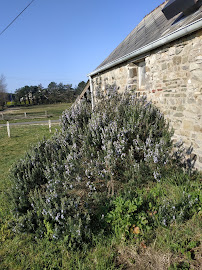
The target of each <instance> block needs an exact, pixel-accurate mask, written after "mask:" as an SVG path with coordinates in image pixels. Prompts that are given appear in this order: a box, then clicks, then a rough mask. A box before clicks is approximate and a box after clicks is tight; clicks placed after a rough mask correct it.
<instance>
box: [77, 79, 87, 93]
mask: <svg viewBox="0 0 202 270" xmlns="http://www.w3.org/2000/svg"><path fill="white" fill-rule="evenodd" d="M85 86H86V82H84V81H81V82H80V83H79V84H78V86H77V87H76V88H75V91H76V95H80V94H81V92H82V91H83V89H84V88H85Z"/></svg>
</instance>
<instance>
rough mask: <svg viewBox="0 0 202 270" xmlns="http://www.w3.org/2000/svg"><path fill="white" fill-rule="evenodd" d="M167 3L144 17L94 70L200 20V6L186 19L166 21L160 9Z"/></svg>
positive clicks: (201, 8)
mask: <svg viewBox="0 0 202 270" xmlns="http://www.w3.org/2000/svg"><path fill="white" fill-rule="evenodd" d="M167 2H168V0H167V1H165V2H164V3H162V4H161V5H160V6H158V7H157V8H156V9H155V10H153V11H152V12H151V13H149V14H148V15H147V16H145V17H144V19H143V20H142V21H141V22H140V23H139V24H138V25H137V26H136V27H135V29H133V30H132V32H131V33H130V34H129V35H128V36H127V37H126V38H125V39H124V40H123V41H122V42H121V43H120V44H119V45H118V47H117V48H116V49H115V50H114V51H113V52H112V53H111V54H110V55H109V56H108V57H107V58H106V59H105V60H104V61H103V62H102V63H101V64H100V65H99V66H98V67H97V68H96V70H97V69H99V68H101V67H104V66H105V65H107V64H109V63H111V62H113V61H116V60H117V59H119V58H120V57H123V56H125V55H127V54H129V53H131V52H133V51H135V50H137V49H139V48H141V47H143V46H145V45H147V44H149V43H151V42H153V41H156V40H157V39H159V38H162V37H164V36H167V35H168V34H170V33H172V32H174V31H176V30H177V29H179V28H180V27H182V26H183V27H184V26H186V25H188V24H190V23H192V22H194V21H197V20H199V19H201V18H202V6H201V7H200V8H199V9H198V10H197V11H196V12H194V13H193V14H191V15H189V16H187V17H183V15H182V14H178V15H176V16H175V17H173V18H172V19H170V20H167V19H166V17H165V15H164V14H163V12H162V9H163V8H164V6H165V5H166V4H167ZM96 70H95V71H96Z"/></svg>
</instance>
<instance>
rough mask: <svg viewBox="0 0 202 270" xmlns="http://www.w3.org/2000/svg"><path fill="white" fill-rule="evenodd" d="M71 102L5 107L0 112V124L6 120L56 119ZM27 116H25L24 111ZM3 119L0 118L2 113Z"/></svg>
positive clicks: (16, 121)
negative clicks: (5, 108)
mask: <svg viewBox="0 0 202 270" xmlns="http://www.w3.org/2000/svg"><path fill="white" fill-rule="evenodd" d="M71 105H72V104H71V103H56V104H50V105H34V106H23V107H15V108H10V109H7V110H5V111H3V112H1V113H0V124H5V123H6V121H7V120H8V121H9V122H11V123H18V122H28V121H39V120H48V119H51V120H57V119H59V117H60V116H61V114H62V112H63V111H64V110H66V109H69V108H70V106H71ZM25 112H26V114H27V117H26V118H25V115H24V113H25ZM2 113H3V115H4V120H2V115H1V114H2Z"/></svg>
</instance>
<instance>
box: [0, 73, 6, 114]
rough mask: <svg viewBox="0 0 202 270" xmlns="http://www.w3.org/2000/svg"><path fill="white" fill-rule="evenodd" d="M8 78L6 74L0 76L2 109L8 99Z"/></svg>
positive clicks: (0, 105)
mask: <svg viewBox="0 0 202 270" xmlns="http://www.w3.org/2000/svg"><path fill="white" fill-rule="evenodd" d="M6 87H7V85H6V78H5V77H4V75H1V77H0V107H1V109H3V108H4V106H5V104H6V100H7V94H6Z"/></svg>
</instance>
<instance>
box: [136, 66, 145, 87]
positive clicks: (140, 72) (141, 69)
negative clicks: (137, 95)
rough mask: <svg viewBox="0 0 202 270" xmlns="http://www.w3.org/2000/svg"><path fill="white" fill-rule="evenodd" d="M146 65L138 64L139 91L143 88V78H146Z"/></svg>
mask: <svg viewBox="0 0 202 270" xmlns="http://www.w3.org/2000/svg"><path fill="white" fill-rule="evenodd" d="M145 75H146V65H145V61H144V62H140V63H139V64H138V79H139V89H142V88H144V86H145V78H146V76H145Z"/></svg>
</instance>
